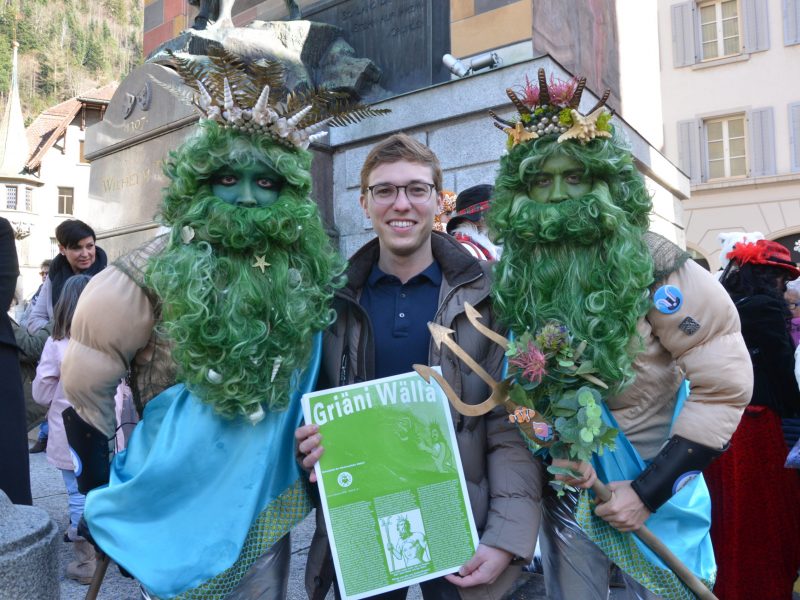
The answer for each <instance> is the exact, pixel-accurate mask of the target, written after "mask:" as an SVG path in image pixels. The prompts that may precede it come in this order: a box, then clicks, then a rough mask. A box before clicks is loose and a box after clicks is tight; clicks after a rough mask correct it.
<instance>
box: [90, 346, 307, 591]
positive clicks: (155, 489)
mask: <svg viewBox="0 0 800 600" xmlns="http://www.w3.org/2000/svg"><path fill="white" fill-rule="evenodd" d="M321 349H322V335H321V334H320V333H318V334H316V335H315V337H314V346H313V350H312V358H311V362H310V364H309V366H308V368H307V369H306V370H305V372H304V373H303V375H302V378H298V379H300V381H299V385H298V386H297V387H296V388H295V389H294V390H293V392H292V394H291V401H290V403H289V407H288V408H287V410H285V411H283V412H271V411H267V412H266V416H265V417H264V419H263V420H262V421H260V422H258V423H256V424H255V425H252V424H251V423H250V422H249V421H247V420H246V419H244V418H237V419H234V420H229V419H225V418H222V417H220V416H219V415H217V414H216V413H215V412H214V410H213V409H212V408H211V406H209V405H208V404H205V403H203V402H201V401H200V400H199V399H198V398H197V397H196V396H195V395H194V394H192V393H191V392H190V391H189V390H187V389H186V386H185V385H183V384H177V385H174V386H172V387H171V388H169V389H167V390H164V391H163V392H162V393H161V394H159V395H158V396H156V397H155V398H153V399H152V400H151V401H150V402H148V403H147V406H146V407H145V410H144V416H143V419H142V422H141V423H139V425H137V427H136V428H135V429H134V431H133V435H132V436H131V439H130V441H129V443H128V447H127V449H126V450H124V451H122V452H120V453H119V454H117V455H116V456H115V457H114V460H113V462H112V463H111V478H110V481H109V483H108V485H106V486H104V487H101V488H98V489H96V490H92V491H91V492H90V493H89V494H88V496H87V498H86V508H85V511H84V514H85V516H86V520H87V522H88V523H89V528H90V530H91V532H92V536H93V537H94V539H95V540H96V541H97V543H98V545H99V546H100V547H101V548H102V549H103V550H104V551H105V552H106V553H107V554H108V555H109V556H110V557H111V558H112V559H114V561H115V562H116V563H117V564H119V565H120V566H122V567H123V568H125V569H126V570H127V571H129V572H130V573H131V574H132V575H133V576H134V577H136V579H138V580H139V581H140V582H141V583H142V585H144V587H145V588H146V589H147V590H148V591H150V592H151V593H153V594H155V595H157V596H159V597H166V598H168V597H171V596H175V595H177V594H180V593H182V592H185V591H187V590H190V589H192V588H195V587H197V586H198V585H201V584H202V583H204V582H205V581H208V580H209V579H211V578H212V577H214V576H216V575H218V574H219V573H221V572H223V571H224V570H225V569H227V568H229V567H230V566H231V565H232V564H233V563H234V561H236V559H237V558H238V556H239V553H240V550H241V548H242V545H243V543H244V540H245V537H246V536H247V532H248V530H249V529H250V525H251V523H252V522H253V521H254V520H255V519H256V517H258V515H259V514H260V513H261V512H262V511H263V510H264V509H265V508H266V507H267V505H269V503H270V502H272V501H273V500H274V499H275V498H277V497H278V496H279V495H280V494H281V493H282V492H283V491H285V490H286V489H287V488H288V487H289V486H290V485H292V484H293V483H294V482H295V481H296V480H297V478H298V477H299V476H300V468H299V467H298V465H297V462H296V461H295V458H294V431H295V429H296V428H297V427H298V426H299V425H300V423H301V421H302V418H303V411H302V408H301V405H300V397H301V396H302V395H303V394H304V393H306V392H309V391H311V390H312V389H313V387H314V385H315V384H316V380H317V375H318V373H319V365H320V354H321Z"/></svg>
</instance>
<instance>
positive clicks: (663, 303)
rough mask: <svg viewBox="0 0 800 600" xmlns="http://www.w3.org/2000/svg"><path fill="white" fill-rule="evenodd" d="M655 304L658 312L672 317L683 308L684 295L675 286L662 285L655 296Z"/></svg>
mask: <svg viewBox="0 0 800 600" xmlns="http://www.w3.org/2000/svg"><path fill="white" fill-rule="evenodd" d="M653 302H654V303H655V305H656V309H658V312H662V313H664V314H665V315H671V314H672V313H676V312H678V311H679V310H680V309H681V306H683V294H682V293H681V291H680V290H679V289H678V288H677V287H675V286H674V285H662V286H661V287H660V288H658V289H657V290H656V293H655V294H653Z"/></svg>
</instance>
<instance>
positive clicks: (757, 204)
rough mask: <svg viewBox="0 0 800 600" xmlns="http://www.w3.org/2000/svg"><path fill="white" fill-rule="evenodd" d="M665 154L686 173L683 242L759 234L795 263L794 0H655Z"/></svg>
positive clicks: (798, 161) (698, 248)
mask: <svg viewBox="0 0 800 600" xmlns="http://www.w3.org/2000/svg"><path fill="white" fill-rule="evenodd" d="M658 21H659V40H660V49H661V66H662V68H661V89H662V90H663V114H664V143H665V144H664V145H665V153H666V155H667V157H669V158H670V159H671V160H672V161H673V162H675V163H677V164H678V165H679V166H680V168H681V169H682V170H683V171H684V172H685V173H686V174H687V175H689V176H690V179H691V197H690V198H689V199H687V200H684V202H683V210H684V225H685V227H686V244H687V247H688V248H689V249H690V250H692V251H693V252H694V253H695V256H696V257H698V258H700V259H704V260H706V261H707V262H708V265H709V267H710V269H711V270H712V271H714V270H716V269H717V268H718V266H719V263H720V261H719V252H720V245H719V242H718V239H717V236H718V234H719V233H721V232H729V231H760V232H761V233H763V234H764V236H765V237H766V238H767V239H771V240H777V241H779V242H781V243H783V244H784V245H785V246H786V247H787V248H789V249H790V250H791V251H792V256H793V259H794V260H795V261H800V243H799V242H798V240H800V78H799V77H798V73H800V1H798V0H697V1H690V2H686V1H677V0H659V2H658Z"/></svg>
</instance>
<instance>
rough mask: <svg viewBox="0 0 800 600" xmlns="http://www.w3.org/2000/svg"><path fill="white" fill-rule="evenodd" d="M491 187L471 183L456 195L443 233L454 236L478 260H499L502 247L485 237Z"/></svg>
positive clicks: (492, 189) (492, 188)
mask: <svg viewBox="0 0 800 600" xmlns="http://www.w3.org/2000/svg"><path fill="white" fill-rule="evenodd" d="M493 194H494V187H493V186H491V185H488V184H481V185H473V186H472V187H470V188H467V189H465V190H464V191H463V192H461V193H460V194H459V195H458V196H457V197H456V210H455V213H454V214H453V215H452V216H451V217H450V220H449V221H448V222H447V233H449V234H450V235H452V236H453V237H455V238H456V239H457V240H458V241H459V242H461V245H462V246H463V247H464V248H465V249H466V250H467V252H469V253H470V254H471V255H472V256H473V257H475V258H477V259H478V260H499V258H500V253H501V251H502V248H501V247H500V246H495V245H494V244H493V243H492V241H491V240H490V239H489V234H488V232H489V229H488V227H487V226H486V219H485V216H486V212H487V211H488V210H489V204H490V203H491V201H492V195H493Z"/></svg>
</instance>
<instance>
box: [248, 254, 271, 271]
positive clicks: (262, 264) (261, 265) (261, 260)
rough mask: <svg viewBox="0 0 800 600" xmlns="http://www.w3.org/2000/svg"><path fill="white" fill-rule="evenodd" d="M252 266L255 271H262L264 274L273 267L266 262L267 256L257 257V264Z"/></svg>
mask: <svg viewBox="0 0 800 600" xmlns="http://www.w3.org/2000/svg"><path fill="white" fill-rule="evenodd" d="M250 266H251V267H253V268H254V269H261V272H262V273H263V272H264V270H265V269H266V268H267V267H270V266H272V265H270V264H269V263H268V262H267V261H266V256H256V262H254V263H253V264H252V265H250Z"/></svg>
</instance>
